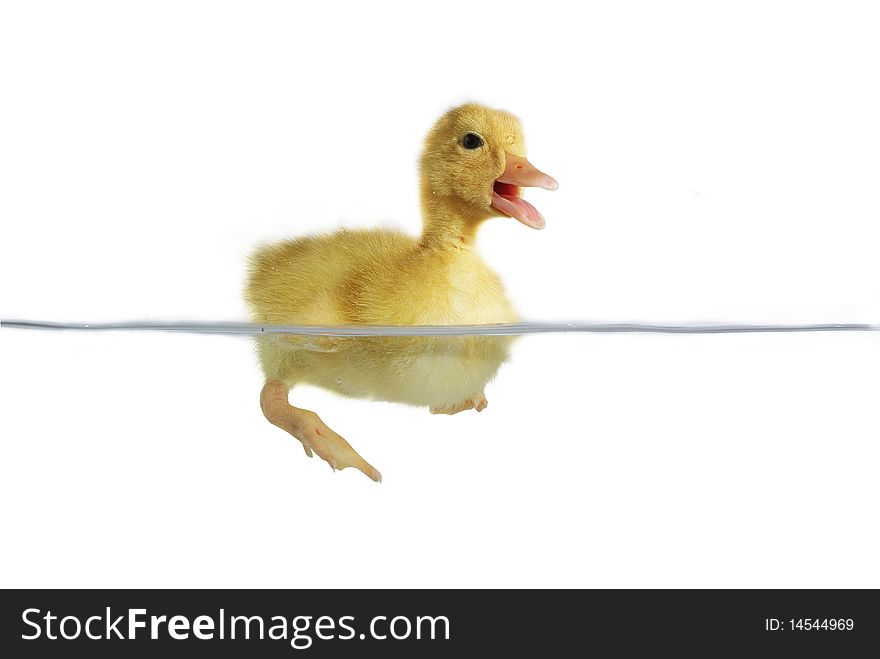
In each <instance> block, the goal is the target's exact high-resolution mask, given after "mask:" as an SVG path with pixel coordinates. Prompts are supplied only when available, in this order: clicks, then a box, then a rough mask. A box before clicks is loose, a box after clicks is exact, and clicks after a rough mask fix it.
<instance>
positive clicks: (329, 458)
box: [260, 380, 382, 482]
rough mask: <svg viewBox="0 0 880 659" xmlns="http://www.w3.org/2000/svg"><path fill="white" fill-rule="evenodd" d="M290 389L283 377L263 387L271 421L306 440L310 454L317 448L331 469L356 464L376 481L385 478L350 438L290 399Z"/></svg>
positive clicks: (262, 404) (264, 405) (262, 403)
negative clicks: (338, 433) (348, 440)
mask: <svg viewBox="0 0 880 659" xmlns="http://www.w3.org/2000/svg"><path fill="white" fill-rule="evenodd" d="M289 389H290V387H288V386H287V385H286V384H284V383H283V382H281V381H279V380H270V381H268V382H267V383H266V384H265V386H264V387H263V391H262V392H261V393H260V407H261V408H262V410H263V414H265V415H266V418H267V419H268V420H269V422H270V423H271V424H273V425H276V426H278V427H279V428H281V429H282V430H286V431H287V432H289V433H290V434H291V435H293V436H294V437H296V438H297V439H298V440H299V441H301V442H302V445H303V448H304V449H305V451H306V455H308V456H309V457H312V451H314V452H315V453H317V454H318V457H319V458H321V459H322V460H325V461H326V462H327V463H328V464H329V465H330V468H331V469H334V470H336V469H345V468H346V467H354V468H355V469H360V470H361V471H362V472H364V474H366V475H367V476H368V477H369V478H372V479H373V480H374V481H376V482H381V481H382V474H380V473H379V472H378V471H377V470H376V469H375V468H374V467H372V466H371V465H370V464H369V463H368V462H367V461H366V460H364V459H363V458H362V457H361V456H360V455H358V453H357V451H355V450H354V449H353V448H352V447H351V445H350V444H349V443H348V442H347V441H345V440H344V439H343V438H342V437H340V436H339V435H337V434H336V433H335V432H333V431H332V430H331V429H330V428H328V427H327V426H326V424H325V423H324V422H323V421H321V419H320V418H319V417H318V415H317V414H315V413H314V412H311V411H309V410H303V409H300V408H298V407H294V406H293V405H291V404H290V403H289V402H287V392H288V391H289Z"/></svg>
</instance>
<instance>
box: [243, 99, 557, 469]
mask: <svg viewBox="0 0 880 659" xmlns="http://www.w3.org/2000/svg"><path fill="white" fill-rule="evenodd" d="M420 174H421V207H422V217H423V221H424V230H423V232H422V235H421V236H420V237H419V238H413V237H411V236H408V235H406V234H403V233H400V232H397V231H390V230H383V229H377V230H370V231H367V230H356V231H355V230H342V231H339V232H337V233H333V234H330V235H321V236H311V237H306V238H300V239H297V240H291V241H286V242H282V243H279V244H276V245H271V246H268V247H265V248H263V249H260V250H258V251H257V252H256V253H255V254H254V255H253V257H252V259H251V269H250V276H249V280H248V283H247V288H246V292H245V298H246V299H247V301H248V303H249V305H250V306H251V308H252V311H253V319H254V321H255V322H258V323H283V324H298V325H331V324H352V325H454V324H482V323H507V322H516V321H517V320H518V318H517V315H516V312H515V311H514V309H513V306H512V305H511V304H510V301H509V300H508V299H507V296H506V294H505V292H504V288H503V287H502V285H501V281H500V280H499V279H498V276H497V275H496V274H495V273H494V272H492V270H490V269H489V267H488V266H487V265H486V264H485V263H484V262H483V260H482V259H481V258H480V257H479V255H478V254H477V252H476V249H475V247H474V239H475V236H476V232H477V229H478V227H479V226H480V224H481V223H482V222H483V221H484V220H486V219H488V218H489V217H492V216H497V215H506V216H509V217H513V218H516V219H517V220H519V221H520V222H522V223H523V224H525V225H526V226H529V227H532V228H534V229H541V228H543V227H544V219H543V217H541V214H540V213H538V211H537V210H536V209H535V208H534V207H533V206H532V205H531V204H529V203H528V202H527V201H525V200H524V199H523V198H522V197H521V192H522V191H521V188H522V187H524V186H537V187H542V188H545V189H547V190H555V189H556V187H557V183H556V181H555V180H554V179H552V178H551V177H550V176H547V175H546V174H544V173H542V172H540V171H538V170H537V169H535V167H533V166H532V165H531V164H530V163H529V161H528V160H526V158H525V142H524V139H523V132H522V127H521V125H520V122H519V120H518V119H517V118H516V117H514V116H513V115H511V114H509V113H507V112H503V111H500V110H493V109H490V108H487V107H484V106H482V105H477V104H467V105H462V106H459V107H457V108H453V109H452V110H450V111H449V112H447V113H446V114H444V115H443V116H442V117H441V118H440V119H439V120H438V121H437V123H436V124H435V125H434V127H433V128H432V129H431V131H430V132H429V133H428V136H427V138H426V139H425V146H424V150H423V152H422V156H421V166H420ZM510 341H511V338H510V337H501V336H488V337H358V338H351V337H338V338H337V337H305V336H292V335H278V334H267V335H264V336H260V337H258V339H257V346H258V352H259V356H260V361H261V363H262V366H263V371H264V373H265V376H266V384H265V386H264V387H263V390H262V393H261V395H260V405H261V407H262V410H263V413H264V414H265V415H266V418H267V419H268V420H269V421H270V422H271V423H273V424H274V425H276V426H278V427H279V428H282V429H284V430H286V431H287V432H289V433H290V434H291V435H293V436H294V437H295V438H297V439H298V440H299V441H300V442H302V445H303V448H304V449H305V452H306V454H307V455H308V456H309V457H311V456H312V453H313V452H315V453H317V454H318V456H319V457H321V458H323V459H324V460H326V461H327V462H328V463H329V464H330V466H331V467H332V468H333V469H344V468H346V467H355V468H357V469H360V470H361V471H362V472H363V473H364V474H366V475H367V476H369V477H370V478H371V479H373V480H374V481H380V480H381V478H382V477H381V475H380V474H379V472H378V471H377V470H376V469H375V468H374V467H372V466H371V465H370V464H368V463H367V462H366V460H364V459H363V458H362V457H361V456H360V455H359V454H358V453H357V452H356V451H355V450H354V449H353V448H352V447H351V446H350V445H349V443H348V442H347V441H345V439H343V438H342V437H340V436H339V435H338V434H336V433H335V432H334V431H333V430H331V429H330V428H328V427H327V426H326V425H325V424H324V422H323V421H322V420H321V419H320V418H319V417H318V415H317V414H315V413H314V412H311V411H309V410H304V409H300V408H297V407H293V406H292V405H290V403H289V402H288V392H289V390H290V388H291V387H292V386H293V385H295V384H297V383H307V384H313V385H317V386H319V387H323V388H324V389H329V390H332V391H335V392H338V393H340V394H342V395H345V396H354V397H360V398H371V399H375V400H386V401H393V402H399V403H409V404H411V405H424V406H428V407H429V408H430V411H431V412H432V413H434V414H455V413H457V412H461V411H463V410H468V409H475V410H477V411H481V410H482V409H484V408H485V407H486V398H485V395H484V393H483V388H484V386H485V385H486V383H488V382H489V381H490V380H491V379H492V378H493V377H494V376H495V373H496V372H497V371H498V368H499V367H500V366H501V364H502V363H503V362H504V361H505V360H506V359H507V357H508V352H509V346H510Z"/></svg>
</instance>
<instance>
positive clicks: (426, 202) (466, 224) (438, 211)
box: [421, 195, 488, 249]
mask: <svg viewBox="0 0 880 659" xmlns="http://www.w3.org/2000/svg"><path fill="white" fill-rule="evenodd" d="M487 217H488V216H487V215H485V214H484V213H479V212H475V211H474V209H473V206H471V205H470V204H467V203H465V202H464V201H458V200H456V199H453V198H450V197H433V196H431V195H423V196H422V220H423V222H424V230H423V231H422V239H421V243H422V245H424V246H425V247H430V248H437V249H461V248H463V247H471V246H473V244H474V242H475V241H476V238H477V229H479V228H480V225H481V224H482V223H483V220H485V219H486V218H487Z"/></svg>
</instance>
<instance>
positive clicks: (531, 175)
mask: <svg viewBox="0 0 880 659" xmlns="http://www.w3.org/2000/svg"><path fill="white" fill-rule="evenodd" d="M504 156H505V159H504V172H502V174H501V176H499V177H498V179H497V180H496V181H495V184H494V185H493V186H492V208H494V209H495V210H497V211H501V212H502V213H504V214H505V215H508V216H510V217H513V218H516V219H517V220H519V221H520V222H522V223H523V224H525V225H526V226H527V227H532V228H533V229H543V228H544V217H543V216H542V215H541V214H540V213H539V212H538V209H536V208H535V207H534V206H532V205H531V204H530V203H529V202H527V201H526V200H525V199H523V198H522V189H523V188H526V187H528V188H544V189H545V190H555V189H556V188H558V187H559V184H558V183H557V182H556V179H554V178H553V177H552V176H547V174H545V173H544V172H542V171H541V170H539V169H538V168H537V167H535V166H534V165H533V164H532V163H530V162H529V161H528V160H526V159H525V158H522V157H520V156H514V155H511V154H509V153H505V154H504Z"/></svg>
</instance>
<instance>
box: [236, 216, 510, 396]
mask: <svg viewBox="0 0 880 659" xmlns="http://www.w3.org/2000/svg"><path fill="white" fill-rule="evenodd" d="M247 298H248V301H249V302H250V303H251V305H252V307H253V309H254V320H255V321H256V322H260V323H284V324H297V325H336V324H345V325H452V324H482V323H505V322H515V321H516V320H517V316H516V313H515V312H514V310H513V306H512V305H511V304H510V302H509V301H508V299H507V296H506V294H505V292H504V288H503V287H502V285H501V281H500V280H499V278H498V276H497V275H496V274H495V273H494V272H492V270H491V269H489V267H488V266H487V265H486V264H485V262H484V261H483V260H482V259H481V258H480V257H479V256H478V255H477V254H476V252H475V250H474V249H473V248H472V246H470V245H464V244H460V245H453V244H450V245H449V246H448V248H446V249H437V248H432V247H429V246H426V245H424V244H422V243H421V242H420V241H419V240H417V239H415V238H412V237H410V236H407V235H405V234H402V233H399V232H396V231H389V230H379V231H366V230H360V231H348V230H346V231H340V232H338V233H335V234H331V235H327V236H319V237H311V238H303V239H300V240H293V241H289V242H284V243H280V244H278V245H272V246H270V247H267V248H265V249H263V250H261V251H259V252H258V253H257V254H256V255H255V257H254V259H253V270H252V274H251V279H250V283H249V286H248V291H247ZM510 340H511V337H504V336H490V337H393V338H391V337H358V338H350V337H349V338H328V337H305V336H279V335H269V336H263V337H260V338H259V340H258V341H259V343H258V345H259V351H260V360H261V362H262V365H263V370H264V372H265V375H266V378H267V379H277V380H281V381H282V382H284V383H285V384H287V385H288V386H293V385H294V384H297V383H307V384H313V385H317V386H319V387H322V388H324V389H329V390H331V391H335V392H337V393H340V394H343V395H345V396H351V397H356V398H371V399H376V400H386V401H392V402H397V403H408V404H410V405H427V406H430V407H432V408H435V409H437V410H440V409H443V408H448V407H453V406H455V405H457V404H460V403H463V402H465V401H467V400H470V399H471V398H474V397H478V396H481V395H482V393H483V387H484V386H485V385H486V383H488V382H489V381H490V380H491V379H492V378H493V377H494V376H495V373H496V372H497V370H498V368H499V366H501V364H502V363H503V362H504V361H505V360H506V359H507V356H508V347H509V344H510Z"/></svg>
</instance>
